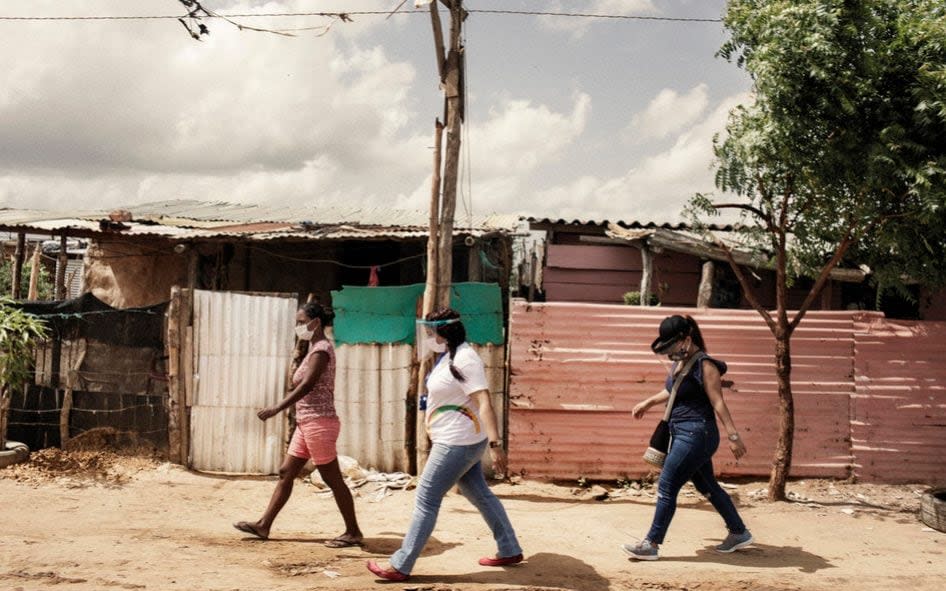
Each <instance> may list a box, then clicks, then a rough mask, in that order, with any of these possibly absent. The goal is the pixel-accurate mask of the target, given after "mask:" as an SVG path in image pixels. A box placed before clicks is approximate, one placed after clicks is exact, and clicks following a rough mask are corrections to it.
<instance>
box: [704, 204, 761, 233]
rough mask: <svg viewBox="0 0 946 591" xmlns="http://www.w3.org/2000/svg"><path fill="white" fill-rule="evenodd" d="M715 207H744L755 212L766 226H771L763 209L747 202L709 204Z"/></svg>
mask: <svg viewBox="0 0 946 591" xmlns="http://www.w3.org/2000/svg"><path fill="white" fill-rule="evenodd" d="M711 205H712V206H713V207H714V208H715V209H744V210H746V211H748V212H750V213H753V214H755V215H756V216H757V217H759V218H760V219H761V220H762V221H763V222H765V225H766V227H767V228H771V225H772V220H771V219H770V218H769V216H767V215H766V214H765V212H764V211H762V210H761V209H759V208H758V207H755V206H752V205H749V204H748V203H712V204H711Z"/></svg>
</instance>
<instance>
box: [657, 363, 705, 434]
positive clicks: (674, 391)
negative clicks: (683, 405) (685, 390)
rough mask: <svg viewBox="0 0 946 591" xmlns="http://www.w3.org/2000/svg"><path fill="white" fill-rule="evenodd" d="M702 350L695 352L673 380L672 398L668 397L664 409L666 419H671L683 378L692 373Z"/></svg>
mask: <svg viewBox="0 0 946 591" xmlns="http://www.w3.org/2000/svg"><path fill="white" fill-rule="evenodd" d="M700 353H701V351H697V352H696V353H694V354H693V355H692V356H691V357H690V358H689V359H688V360H687V362H686V363H685V364H684V365H683V368H682V369H680V373H678V374H677V377H676V378H674V380H673V387H672V388H671V389H670V398H668V399H667V410H665V411H664V420H665V421H669V420H670V412H671V411H672V410H673V401H674V399H675V398H676V397H677V390H678V389H679V388H680V384H681V383H682V382H683V378H685V377H686V376H687V374H688V373H690V369H691V368H692V367H693V364H694V363H696V360H697V358H698V357H701V355H700Z"/></svg>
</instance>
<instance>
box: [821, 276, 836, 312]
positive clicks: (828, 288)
mask: <svg viewBox="0 0 946 591" xmlns="http://www.w3.org/2000/svg"><path fill="white" fill-rule="evenodd" d="M833 287H834V281H827V282H825V284H824V287H822V288H821V309H822V310H830V309H831V300H833V299H834V298H833V295H834V293H833V289H832V288H833Z"/></svg>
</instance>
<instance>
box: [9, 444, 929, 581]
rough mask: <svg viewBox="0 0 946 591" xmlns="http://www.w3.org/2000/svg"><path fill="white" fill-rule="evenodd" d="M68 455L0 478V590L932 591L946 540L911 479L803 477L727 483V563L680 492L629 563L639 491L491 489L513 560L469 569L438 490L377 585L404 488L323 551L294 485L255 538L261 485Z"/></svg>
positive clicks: (466, 526)
mask: <svg viewBox="0 0 946 591" xmlns="http://www.w3.org/2000/svg"><path fill="white" fill-rule="evenodd" d="M96 458H97V459H96ZM72 459H74V457H71V456H65V455H63V456H62V457H61V458H60V459H59V460H57V461H59V462H61V465H59V466H57V465H55V463H52V464H50V463H49V462H47V464H49V465H47V466H45V470H40V469H37V468H36V467H35V466H33V467H31V466H28V465H25V464H20V465H18V466H14V467H11V468H7V469H5V470H2V471H0V556H2V560H0V588H2V589H11V590H15V589H22V590H24V591H25V590H34V589H36V590H39V589H43V590H46V589H56V590H60V591H72V590H79V589H82V590H85V589H154V590H158V589H162V590H163V589H187V590H201V591H203V590H206V591H211V590H212V591H234V590H251V589H267V590H301V589H305V590H308V591H311V590H323V589H326V590H327V589H384V588H387V589H398V590H401V589H426V590H430V591H448V590H450V591H455V590H464V591H465V590H487V589H488V590H498V589H504V590H513V589H515V590H537V589H577V590H582V591H608V590H625V589H627V590H630V589H635V590H636V589H643V590H671V589H681V590H688V591H714V590H722V589H729V590H732V589H735V590H750V589H751V590H789V589H798V590H801V589H804V590H811V589H814V590H821V589H824V590H828V589H831V590H833V591H845V590H851V591H853V590H855V589H856V590H857V591H863V590H873V589H877V590H880V589H884V590H887V589H911V590H912V591H927V590H929V591H933V590H934V589H935V590H937V591H939V590H940V589H942V588H943V581H944V575H946V534H942V533H939V532H935V531H933V530H930V529H929V528H925V527H924V526H923V524H922V523H920V522H919V521H918V520H917V519H916V516H915V509H916V507H917V506H918V503H919V494H918V492H919V491H920V490H921V489H922V487H921V486H897V487H894V486H870V485H850V484H844V483H833V482H829V481H817V480H814V481H805V482H801V483H792V484H791V486H790V490H791V491H792V492H793V494H794V495H795V496H796V498H797V499H798V501H797V502H792V503H778V504H769V503H767V502H765V501H764V500H763V499H762V498H761V494H760V490H761V488H762V487H763V484H764V483H761V482H749V483H741V484H738V485H730V492H731V493H732V494H733V495H734V497H736V500H737V505H738V506H739V507H740V511H741V512H742V514H743V517H744V519H745V521H746V522H747V524H749V526H750V528H751V530H752V531H753V533H754V534H755V537H756V540H757V544H756V545H755V546H754V547H752V548H749V549H746V550H744V551H740V552H737V553H735V554H730V555H724V554H717V553H716V552H714V551H713V550H712V546H713V545H715V544H717V543H718V542H719V540H720V539H721V538H722V537H723V535H724V533H725V532H724V531H723V527H722V521H721V519H720V518H719V517H718V516H717V515H716V514H715V513H714V512H713V510H712V507H711V506H710V505H709V503H708V502H706V501H704V500H702V499H701V498H700V497H699V496H698V495H697V494H696V493H695V492H694V491H693V490H692V489H689V490H685V492H684V494H683V496H682V497H681V505H680V509H679V510H678V512H677V515H676V518H675V520H674V523H673V525H672V527H671V530H670V534H669V536H668V538H667V543H666V544H665V545H664V546H663V547H662V548H661V559H660V560H659V561H657V562H648V563H638V562H632V561H629V560H628V559H627V558H626V557H625V556H624V555H623V554H622V553H621V552H620V551H619V549H618V545H619V544H620V543H622V542H627V541H632V540H633V539H634V536H642V535H643V533H644V532H645V531H646V528H647V526H648V524H649V522H650V518H651V516H652V513H653V505H654V499H653V493H652V488H649V487H646V486H645V487H643V488H642V489H641V490H635V489H633V488H621V487H618V486H617V485H615V484H614V483H611V486H606V488H607V489H610V490H609V491H606V490H605V488H601V487H593V488H592V489H590V490H588V489H581V488H578V487H577V485H573V486H568V485H552V484H546V483H535V482H520V483H516V484H513V483H501V484H496V485H495V487H494V490H495V491H496V493H497V494H498V495H499V496H500V497H501V498H502V500H503V502H504V504H505V506H506V508H507V510H508V512H509V514H510V517H511V519H512V521H513V524H514V525H515V526H516V528H517V530H518V533H519V536H520V541H521V542H522V545H523V547H524V548H525V550H526V557H527V562H526V563H523V564H521V565H518V566H516V567H510V568H506V569H489V568H485V567H480V566H479V565H478V564H477V563H476V559H477V558H478V557H479V556H482V555H486V554H491V553H492V552H493V551H494V549H495V548H494V546H493V544H492V540H491V537H490V535H489V532H488V530H487V529H486V526H485V525H484V524H483V522H482V520H481V519H480V517H479V515H478V514H477V513H476V512H475V511H474V510H473V509H472V507H471V506H470V505H469V504H468V503H467V502H466V501H465V500H464V499H463V498H462V497H460V496H459V495H456V494H451V495H449V496H448V497H447V499H446V500H445V502H444V506H443V510H442V512H441V515H440V520H439V522H438V524H437V529H436V530H435V532H434V537H433V539H432V540H431V541H430V543H429V545H428V546H427V548H426V550H425V552H424V554H423V555H422V556H421V559H420V560H419V561H418V563H417V566H416V570H415V572H414V577H412V579H411V580H410V581H409V582H408V583H399V584H390V583H388V584H383V583H377V582H376V581H375V579H374V577H373V576H372V575H371V574H370V573H368V571H367V570H366V569H365V567H364V564H365V561H366V560H367V559H369V558H375V559H384V558H385V557H386V556H387V555H388V554H390V553H391V552H392V551H394V550H395V549H396V548H397V547H398V545H399V542H400V539H401V537H402V535H403V532H404V530H405V528H406V526H407V523H408V519H409V516H410V510H411V505H412V503H413V491H397V492H394V493H392V494H390V495H389V496H386V497H384V498H382V499H380V500H377V499H376V498H374V495H373V494H366V493H364V492H363V491H361V490H360V489H356V491H357V492H360V493H361V494H360V496H358V497H357V498H356V504H357V510H358V517H359V520H360V521H361V525H362V529H363V530H364V533H365V535H366V540H365V542H366V543H365V547H364V548H354V549H342V550H334V549H329V548H326V547H324V546H323V545H322V541H324V540H325V539H327V538H329V537H332V536H334V535H335V534H337V533H340V532H341V529H342V527H341V518H340V517H339V516H338V514H337V512H336V510H335V505H334V502H333V500H332V499H331V498H330V497H328V496H325V495H323V494H319V493H318V492H317V489H316V488H315V487H313V486H312V485H310V484H304V483H299V484H298V485H297V487H296V491H295V494H294V496H293V498H292V499H291V500H290V501H289V504H288V505H287V507H286V509H285V510H284V511H283V513H282V515H280V517H279V519H278V520H277V522H276V524H275V526H274V529H273V532H272V536H273V537H272V539H271V540H269V541H266V542H262V541H258V540H253V539H248V538H246V537H245V535H243V534H240V533H239V532H237V531H236V530H234V529H233V528H232V527H231V523H232V522H233V521H236V520H238V519H248V518H255V517H257V516H258V514H259V513H260V511H261V510H262V509H263V507H264V505H265V503H266V501H267V500H268V498H269V495H270V493H271V491H272V487H273V481H272V480H270V479H252V478H231V477H217V476H209V475H202V474H196V473H191V472H187V471H185V470H182V469H181V468H179V467H177V466H172V465H169V464H161V463H157V462H153V461H150V460H145V459H140V458H119V457H115V456H112V455H109V454H86V456H82V457H81V458H80V459H79V460H78V461H76V462H72ZM70 462H71V463H70ZM50 469H52V472H50V471H49V470H50ZM605 492H607V497H606V498H604V499H603V500H596V498H595V497H596V496H597V497H602V496H603V493H605Z"/></svg>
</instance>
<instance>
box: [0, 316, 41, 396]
mask: <svg viewBox="0 0 946 591" xmlns="http://www.w3.org/2000/svg"><path fill="white" fill-rule="evenodd" d="M11 303H12V302H11V301H10V300H9V299H7V298H0V392H5V391H7V389H8V388H9V387H11V386H13V385H14V384H20V383H22V382H24V381H25V380H27V379H28V378H29V375H30V369H31V367H32V363H33V349H32V344H33V340H34V339H42V338H45V336H46V326H45V325H44V324H43V323H42V322H41V321H40V320H39V319H38V318H36V317H35V316H32V315H30V314H27V313H25V312H23V311H21V310H19V309H17V308H14V307H12V306H11V305H10V304H11Z"/></svg>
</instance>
